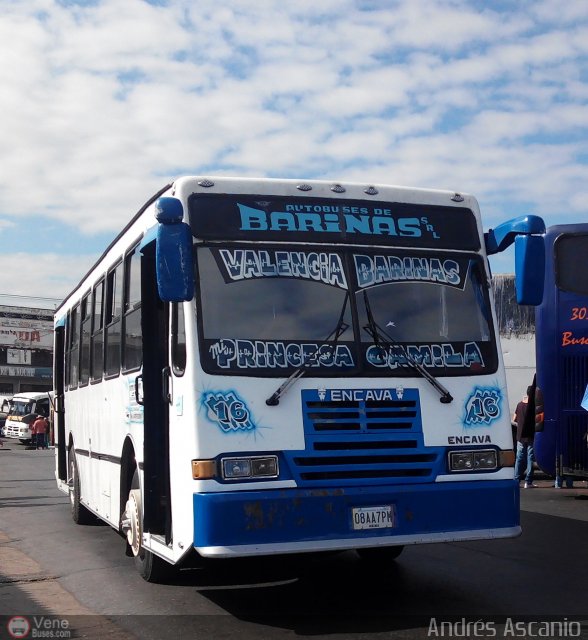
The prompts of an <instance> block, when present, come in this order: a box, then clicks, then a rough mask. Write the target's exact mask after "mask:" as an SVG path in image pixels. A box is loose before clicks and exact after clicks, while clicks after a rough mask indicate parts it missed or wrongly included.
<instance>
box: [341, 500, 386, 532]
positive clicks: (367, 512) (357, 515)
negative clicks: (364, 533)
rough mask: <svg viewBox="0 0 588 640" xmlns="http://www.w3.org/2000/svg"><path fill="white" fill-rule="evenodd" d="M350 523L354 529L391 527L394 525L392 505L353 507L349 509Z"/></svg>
mask: <svg viewBox="0 0 588 640" xmlns="http://www.w3.org/2000/svg"><path fill="white" fill-rule="evenodd" d="M351 523H352V527H353V530H354V531H358V530H360V529H393V528H394V527H395V526H396V519H395V517H394V507H393V505H391V504H386V505H382V506H381V507H355V508H353V509H351Z"/></svg>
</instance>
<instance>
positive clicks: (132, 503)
mask: <svg viewBox="0 0 588 640" xmlns="http://www.w3.org/2000/svg"><path fill="white" fill-rule="evenodd" d="M124 517H125V518H126V520H127V521H128V526H127V528H126V537H127V545H128V547H129V549H130V552H131V555H133V556H134V558H133V560H134V563H135V568H136V569H137V571H138V572H139V575H140V576H141V577H142V578H143V580H146V581H147V582H165V581H166V580H167V579H168V578H169V577H170V576H171V575H172V574H173V565H171V564H169V562H166V561H165V560H163V558H160V557H159V556H157V555H155V554H154V553H152V552H151V551H149V549H145V548H144V547H143V545H142V544H141V540H142V538H143V504H142V499H141V487H140V484H139V473H138V472H137V470H135V473H134V475H133V480H132V482H131V489H130V491H129V497H128V500H127V505H126V509H125V514H124Z"/></svg>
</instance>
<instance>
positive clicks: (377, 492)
mask: <svg viewBox="0 0 588 640" xmlns="http://www.w3.org/2000/svg"><path fill="white" fill-rule="evenodd" d="M381 505H394V510H395V515H396V519H397V526H396V527H395V528H394V529H389V528H386V529H367V530H366V529H364V530H359V531H354V530H353V528H352V525H351V517H352V514H351V510H352V508H353V507H366V506H381ZM518 525H519V488H518V484H517V483H516V482H515V481H513V480H497V481H492V482H485V481H484V482H479V481H473V482H455V483H453V482H443V483H438V484H433V485H431V484H430V483H427V484H423V485H403V486H391V487H387V488H384V487H381V486H380V487H351V488H339V489H328V488H323V489H318V490H312V489H283V490H269V491H268V490H266V491H235V492H222V493H207V494H195V495H194V546H196V547H216V546H233V545H246V544H261V545H263V544H277V543H284V542H286V543H287V542H296V541H312V540H317V541H318V540H321V541H324V540H329V539H333V540H342V539H346V538H349V539H357V538H378V537H381V536H390V535H399V536H403V535H412V534H414V535H427V534H434V533H440V532H454V531H455V532H458V531H476V530H480V531H481V530H488V529H499V528H503V527H505V528H506V527H517V526H518Z"/></svg>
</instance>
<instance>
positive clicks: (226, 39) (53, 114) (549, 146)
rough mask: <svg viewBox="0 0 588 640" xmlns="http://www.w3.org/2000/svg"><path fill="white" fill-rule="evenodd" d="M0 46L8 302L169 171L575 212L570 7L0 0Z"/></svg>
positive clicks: (533, 2) (48, 300)
mask: <svg viewBox="0 0 588 640" xmlns="http://www.w3.org/2000/svg"><path fill="white" fill-rule="evenodd" d="M0 59H1V60H2V64H1V65H0V78H1V86H2V91H1V93H0V123H1V128H0V131H1V135H0V167H1V175H0V241H1V242H2V247H3V256H2V267H3V268H2V269H0V304H14V305H18V304H21V303H23V302H24V301H25V299H26V301H27V303H28V302H31V304H33V306H48V307H54V306H55V305H56V304H58V303H59V301H60V300H61V299H62V298H63V297H64V296H65V295H66V294H67V293H68V292H69V291H70V290H71V289H72V288H73V287H74V286H75V285H77V283H78V282H79V280H80V279H81V278H82V276H83V275H84V274H85V273H86V271H87V269H88V268H89V267H90V266H91V265H92V264H93V263H94V262H95V260H96V259H97V258H98V257H99V255H100V254H101V253H102V251H103V249H104V248H106V246H107V245H108V244H109V243H110V241H111V240H112V238H113V237H114V236H115V235H116V234H117V233H118V231H120V230H121V229H122V228H123V227H124V225H125V224H126V223H127V222H128V221H129V220H130V218H131V217H132V216H133V215H134V213H135V212H136V211H137V210H138V209H139V208H140V207H141V205H142V204H143V203H144V202H146V201H147V200H148V199H149V198H150V197H151V196H152V195H153V194H154V193H155V192H157V191H158V190H159V189H160V188H161V187H163V186H164V185H165V184H167V183H168V182H170V181H171V180H173V179H174V178H175V177H178V176H181V175H206V176H214V175H229V176H249V177H273V178H306V179H326V180H333V181H337V182H344V181H358V182H362V183H370V184H371V183H380V184H395V185H403V186H410V187H425V188H433V189H449V190H452V191H459V192H467V193H471V194H473V195H474V196H476V198H477V200H478V202H479V204H480V208H481V211H482V217H483V222H484V228H485V229H489V228H492V227H494V226H497V225H498V224H500V223H501V222H503V221H505V220H507V219H509V218H512V217H515V216H519V215H525V214H530V213H531V214H536V215H540V216H542V217H543V218H544V220H545V223H546V224H547V225H548V226H550V225H553V224H562V223H571V222H584V221H586V222H588V215H587V214H588V206H587V202H588V145H587V141H588V2H584V1H583V0H573V1H571V2H561V0H518V1H508V0H495V1H493V2H492V1H486V2H484V1H482V0H292V1H290V2H288V1H284V0H192V1H189V0H151V1H148V0H87V1H81V0H80V1H75V0H26V1H25V0H0ZM491 264H492V268H493V271H494V273H509V272H512V271H513V270H514V265H513V254H512V252H511V251H508V252H506V254H505V255H502V256H500V257H497V258H492V261H491ZM29 296H34V297H35V298H34V299H30V298H28V297H29Z"/></svg>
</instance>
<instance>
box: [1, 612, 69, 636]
mask: <svg viewBox="0 0 588 640" xmlns="http://www.w3.org/2000/svg"><path fill="white" fill-rule="evenodd" d="M6 629H7V631H8V635H9V636H10V637H11V638H71V629H70V628H69V621H68V620H63V619H60V618H49V617H47V616H32V618H26V617H25V616H12V618H10V620H8V622H7V623H6Z"/></svg>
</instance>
